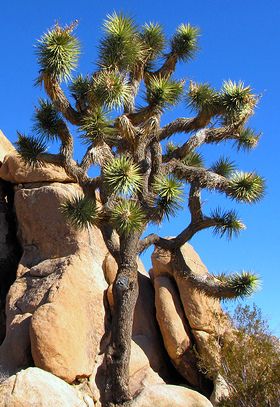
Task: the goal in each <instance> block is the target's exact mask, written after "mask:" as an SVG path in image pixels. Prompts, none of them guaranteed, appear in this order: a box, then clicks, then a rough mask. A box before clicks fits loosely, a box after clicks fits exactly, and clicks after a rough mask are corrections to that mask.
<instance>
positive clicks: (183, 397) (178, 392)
mask: <svg viewBox="0 0 280 407" xmlns="http://www.w3.org/2000/svg"><path fill="white" fill-rule="evenodd" d="M151 406H156V407H171V406H172V407H212V404H211V403H210V401H209V400H207V398H205V397H204V396H202V395H201V394H199V393H197V392H196V391H193V390H190V389H188V388H185V387H181V386H172V385H168V384H159V385H154V386H149V387H146V388H145V389H144V390H143V392H142V393H141V394H140V395H139V396H138V397H137V398H136V399H135V400H134V401H133V403H132V406H131V407H151Z"/></svg>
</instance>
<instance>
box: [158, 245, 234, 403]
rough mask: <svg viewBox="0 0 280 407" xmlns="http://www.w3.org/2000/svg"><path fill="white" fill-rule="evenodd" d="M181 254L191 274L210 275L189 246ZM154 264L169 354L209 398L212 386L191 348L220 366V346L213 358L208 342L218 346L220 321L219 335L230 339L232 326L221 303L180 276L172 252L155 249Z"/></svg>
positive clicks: (182, 371) (192, 383) (161, 317)
mask: <svg viewBox="0 0 280 407" xmlns="http://www.w3.org/2000/svg"><path fill="white" fill-rule="evenodd" d="M181 253H182V255H183V259H184V262H185V267H186V268H189V269H190V270H191V271H192V273H195V274H198V275H200V276H201V275H205V274H207V273H208V270H207V268H206V267H205V265H204V264H203V263H202V261H201V259H200V257H199V256H198V254H197V253H196V252H195V250H194V249H193V247H192V246H191V245H190V244H188V243H186V244H185V245H184V246H183V247H182V248H181ZM152 264H153V269H152V271H151V275H152V279H153V282H154V287H155V292H156V309H157V320H158V323H159V326H160V329H161V333H162V336H163V338H164V343H165V347H166V349H167V351H168V354H169V356H170V358H171V360H172V362H173V364H174V366H175V367H176V369H177V370H178V371H179V372H180V373H181V375H182V376H183V377H184V378H185V379H186V380H187V381H188V383H189V384H191V385H193V386H197V384H198V383H199V386H198V388H199V389H200V390H201V391H203V393H205V394H207V395H209V392H210V393H211V387H212V386H211V383H210V382H209V381H207V380H206V379H205V378H203V376H202V375H201V374H200V373H199V372H198V371H197V367H196V365H197V362H196V360H195V356H194V354H193V351H192V347H193V346H195V347H196V349H197V351H198V352H199V354H200V355H207V357H211V359H212V360H213V363H218V361H219V353H220V345H219V344H218V342H217V344H216V345H217V346H216V347H215V349H216V352H213V349H214V347H213V346H212V347H211V352H210V353H211V354H210V353H209V341H210V340H211V341H213V343H215V340H214V337H215V335H216V333H217V320H218V321H219V334H220V335H223V334H225V333H228V334H229V335H230V332H231V327H230V323H229V321H228V320H227V318H226V317H225V315H224V314H223V311H222V309H221V306H220V302H219V300H217V299H215V298H212V297H209V296H207V295H206V294H204V293H202V292H200V291H198V290H195V289H194V287H193V285H192V284H191V283H190V282H189V281H188V279H187V278H185V277H182V276H181V275H180V274H179V273H177V271H176V265H175V264H174V263H173V260H172V256H171V253H170V252H169V251H166V250H163V249H155V251H154V253H153V255H152ZM214 384H215V383H214ZM219 388H220V387H219Z"/></svg>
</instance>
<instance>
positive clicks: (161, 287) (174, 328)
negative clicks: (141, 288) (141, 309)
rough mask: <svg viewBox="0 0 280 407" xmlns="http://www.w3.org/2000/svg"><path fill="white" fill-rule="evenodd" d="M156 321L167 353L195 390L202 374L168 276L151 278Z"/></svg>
mask: <svg viewBox="0 0 280 407" xmlns="http://www.w3.org/2000/svg"><path fill="white" fill-rule="evenodd" d="M154 287H155V292H156V299H155V304H156V310H157V313H156V315H157V321H158V323H159V326H160V330H161V333H162V336H163V341H164V345H165V349H166V350H167V352H168V354H169V356H170V358H171V360H172V362H173V364H174V366H175V367H176V369H177V370H178V372H179V373H180V374H181V375H182V376H183V377H185V378H186V379H187V381H188V383H189V384H191V385H192V386H194V387H196V388H198V387H199V385H200V379H201V378H200V376H201V374H200V373H199V371H198V368H197V365H196V362H197V361H196V357H195V354H194V352H193V350H192V348H193V345H194V344H193V342H192V339H191V332H190V330H189V327H188V324H187V320H186V317H185V314H184V311H183V308H182V305H181V302H180V299H179V298H178V290H177V287H176V286H175V284H174V282H173V281H172V280H171V279H170V278H169V277H168V276H167V275H159V276H157V277H155V278H154Z"/></svg>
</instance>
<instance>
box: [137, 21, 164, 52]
mask: <svg viewBox="0 0 280 407" xmlns="http://www.w3.org/2000/svg"><path fill="white" fill-rule="evenodd" d="M141 39H142V41H143V43H144V44H145V48H146V49H147V51H148V55H149V59H154V58H156V57H157V56H159V55H160V54H161V52H162V51H163V49H164V46H165V37H164V33H163V29H162V26H161V25H160V24H157V23H146V24H145V25H144V26H143V31H142V33H141Z"/></svg>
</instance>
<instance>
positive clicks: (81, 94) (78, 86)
mask: <svg viewBox="0 0 280 407" xmlns="http://www.w3.org/2000/svg"><path fill="white" fill-rule="evenodd" d="M90 87H91V79H90V77H89V76H88V75H87V76H85V77H84V76H83V75H78V76H76V77H75V78H74V79H73V80H72V82H71V83H70V85H69V90H70V92H71V93H72V95H73V96H74V98H75V99H76V100H79V99H82V98H86V97H87V96H88V94H89V91H90Z"/></svg>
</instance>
